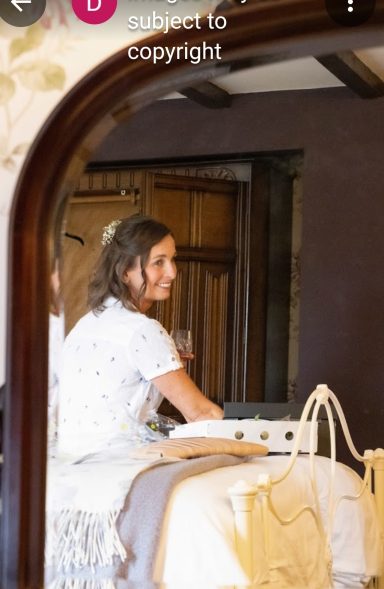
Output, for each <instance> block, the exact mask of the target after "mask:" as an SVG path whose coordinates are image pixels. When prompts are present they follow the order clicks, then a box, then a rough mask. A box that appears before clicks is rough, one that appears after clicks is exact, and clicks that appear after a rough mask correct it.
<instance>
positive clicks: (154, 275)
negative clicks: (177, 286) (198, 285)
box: [123, 235, 176, 313]
mask: <svg viewBox="0 0 384 589" xmlns="http://www.w3.org/2000/svg"><path fill="white" fill-rule="evenodd" d="M175 256H176V246H175V240H174V239H173V237H172V236H171V235H166V236H165V237H164V238H163V239H162V240H161V241H159V243H157V244H156V245H154V246H153V248H152V249H151V251H150V253H149V258H148V261H147V265H146V266H145V275H146V278H147V285H146V288H145V292H144V295H143V296H142V297H141V299H140V300H138V297H139V293H140V289H141V287H142V285H143V282H144V281H143V277H142V275H141V266H140V259H139V258H137V260H136V265H135V267H134V268H132V269H131V270H126V271H125V273H124V277H123V280H124V283H125V284H126V285H127V286H128V287H129V290H130V292H131V295H132V297H133V299H134V300H135V301H137V306H138V308H139V309H140V311H142V312H144V313H145V311H147V310H148V309H149V308H150V306H151V305H152V303H154V302H155V301H164V300H165V299H168V298H169V296H170V294H171V286H172V282H173V281H174V280H175V278H176V263H175Z"/></svg>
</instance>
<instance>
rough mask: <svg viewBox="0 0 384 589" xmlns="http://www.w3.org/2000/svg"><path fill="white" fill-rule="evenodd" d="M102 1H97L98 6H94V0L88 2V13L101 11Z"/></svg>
mask: <svg viewBox="0 0 384 589" xmlns="http://www.w3.org/2000/svg"><path fill="white" fill-rule="evenodd" d="M100 6H101V0H97V6H96V7H94V6H92V0H88V12H94V11H95V10H100Z"/></svg>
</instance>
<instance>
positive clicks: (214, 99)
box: [179, 82, 232, 108]
mask: <svg viewBox="0 0 384 589" xmlns="http://www.w3.org/2000/svg"><path fill="white" fill-rule="evenodd" d="M179 92H180V94H182V95H183V96H185V97H186V98H189V99H190V100H193V101H194V102H197V103H198V104H201V105H202V106H206V107H207V108H229V107H230V106H231V102H232V98H231V95H230V94H229V93H228V92H226V91H225V90H223V89H222V88H219V86H216V85H215V84H212V82H201V83H199V84H196V85H195V86H188V87H187V88H183V89H182V90H179Z"/></svg>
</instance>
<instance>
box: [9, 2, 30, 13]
mask: <svg viewBox="0 0 384 589" xmlns="http://www.w3.org/2000/svg"><path fill="white" fill-rule="evenodd" d="M31 2H32V0H11V4H13V6H15V7H16V8H17V10H18V11H19V12H23V9H22V8H21V7H20V6H19V4H31Z"/></svg>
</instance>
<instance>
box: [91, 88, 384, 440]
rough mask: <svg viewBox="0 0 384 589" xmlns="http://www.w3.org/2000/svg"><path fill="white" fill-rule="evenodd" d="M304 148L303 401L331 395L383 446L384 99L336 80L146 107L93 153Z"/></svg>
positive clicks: (109, 157) (122, 156) (361, 433)
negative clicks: (319, 388) (221, 103)
mask: <svg viewBox="0 0 384 589" xmlns="http://www.w3.org/2000/svg"><path fill="white" fill-rule="evenodd" d="M296 149H300V150H303V151H304V175H303V188H304V210H303V212H304V218H303V249H302V265H301V270H302V289H301V303H300V304H301V307H300V367H299V400H304V399H305V398H306V397H307V396H308V394H309V393H310V392H311V391H312V389H313V388H314V387H315V385H316V384H317V383H323V382H325V383H327V384H328V385H329V386H330V388H332V389H333V390H334V392H335V393H336V394H337V395H338V397H339V399H340V401H341V403H342V405H343V408H344V410H345V413H346V415H347V419H348V421H349V424H350V428H351V430H352V432H353V436H354V439H355V440H356V443H357V446H358V448H359V449H360V450H362V449H363V448H364V447H376V446H378V445H381V446H383V445H384V442H383V435H382V429H383V427H382V423H383V420H384V264H383V261H384V163H383V159H384V99H376V100H363V99H360V98H358V97H356V96H354V95H353V94H352V93H351V92H350V91H349V90H347V89H344V88H337V89H336V88H334V89H327V90H320V91H319V90H316V91H298V92H273V93H268V94H266V93H265V94H244V95H238V96H236V97H234V100H233V106H232V107H231V108H230V109H222V110H208V109H206V108H203V107H200V106H198V105H196V104H193V103H191V102H189V101H187V100H165V101H160V102H158V103H156V104H155V105H152V106H151V107H149V108H147V109H146V110H145V111H143V112H142V113H140V114H139V115H137V116H136V117H135V119H134V120H132V121H131V122H129V123H128V124H126V125H125V126H124V125H122V126H121V127H120V128H119V129H118V130H117V131H116V132H115V133H114V134H113V135H112V136H110V137H109V138H108V140H107V141H106V142H105V143H104V144H103V146H102V147H101V149H100V150H99V152H98V153H97V154H96V157H95V160H98V161H103V162H108V161H110V162H116V161H119V160H121V161H134V160H141V159H157V158H160V159H167V158H169V159H175V158H179V157H194V156H211V155H213V154H216V155H219V156H221V155H223V156H225V155H227V154H231V155H232V154H236V155H241V154H244V155H245V154H248V153H255V152H263V153H265V152H270V151H273V152H276V151H284V150H296Z"/></svg>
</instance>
